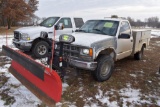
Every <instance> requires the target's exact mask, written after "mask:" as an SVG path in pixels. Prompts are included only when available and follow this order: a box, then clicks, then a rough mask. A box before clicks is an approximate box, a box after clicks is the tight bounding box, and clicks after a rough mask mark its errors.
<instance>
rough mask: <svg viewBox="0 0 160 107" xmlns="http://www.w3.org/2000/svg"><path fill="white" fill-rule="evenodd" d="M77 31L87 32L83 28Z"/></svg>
mask: <svg viewBox="0 0 160 107" xmlns="http://www.w3.org/2000/svg"><path fill="white" fill-rule="evenodd" d="M76 32H86V31H85V30H82V29H79V30H76Z"/></svg>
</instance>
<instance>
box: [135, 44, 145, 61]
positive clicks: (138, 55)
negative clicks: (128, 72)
mask: <svg viewBox="0 0 160 107" xmlns="http://www.w3.org/2000/svg"><path fill="white" fill-rule="evenodd" d="M143 53H144V46H142V48H141V51H139V52H137V53H135V54H134V59H136V60H142V59H143Z"/></svg>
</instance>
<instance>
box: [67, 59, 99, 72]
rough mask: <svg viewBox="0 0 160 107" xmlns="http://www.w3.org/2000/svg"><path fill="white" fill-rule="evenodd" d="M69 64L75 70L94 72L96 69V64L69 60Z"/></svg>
mask: <svg viewBox="0 0 160 107" xmlns="http://www.w3.org/2000/svg"><path fill="white" fill-rule="evenodd" d="M69 64H70V65H71V66H75V67H77V68H82V69H86V70H92V71H93V70H95V69H96V67H97V62H84V61H79V60H74V59H70V60H69Z"/></svg>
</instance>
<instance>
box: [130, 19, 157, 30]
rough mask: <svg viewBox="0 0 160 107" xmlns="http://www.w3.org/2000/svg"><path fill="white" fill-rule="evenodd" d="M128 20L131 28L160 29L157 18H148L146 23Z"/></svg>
mask: <svg viewBox="0 0 160 107" xmlns="http://www.w3.org/2000/svg"><path fill="white" fill-rule="evenodd" d="M127 20H128V21H129V22H130V24H131V26H134V27H152V28H160V22H159V18H158V17H157V16H155V17H149V18H146V19H145V21H141V20H140V19H137V20H136V21H135V20H134V19H133V18H131V17H127Z"/></svg>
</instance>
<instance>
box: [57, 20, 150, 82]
mask: <svg viewBox="0 0 160 107" xmlns="http://www.w3.org/2000/svg"><path fill="white" fill-rule="evenodd" d="M67 35H68V34H64V36H65V38H64V40H67V38H68V37H69V35H68V37H67ZM71 35H72V37H74V39H73V40H75V41H74V42H73V43H71V44H65V45H64V47H63V48H64V57H65V58H64V59H67V60H66V61H68V63H69V65H71V66H74V67H77V68H81V69H87V70H91V71H92V72H93V74H94V77H95V78H96V79H97V80H98V81H105V80H107V79H109V78H110V76H111V74H112V72H113V68H114V62H115V61H117V60H120V59H122V58H125V57H128V56H130V55H134V58H135V59H136V60H140V59H142V57H143V52H144V48H147V47H148V45H149V41H150V36H151V31H149V30H132V29H131V26H130V23H129V21H128V20H125V19H121V18H108V19H102V20H88V21H87V22H86V23H85V24H84V25H83V26H82V27H81V28H80V29H79V30H77V32H74V33H72V34H71ZM57 41H58V38H57ZM55 46H56V45H55ZM58 48H59V46H58V43H57V46H56V50H57V51H58V50H59V49H58Z"/></svg>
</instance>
